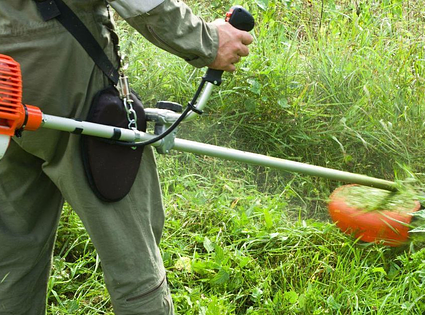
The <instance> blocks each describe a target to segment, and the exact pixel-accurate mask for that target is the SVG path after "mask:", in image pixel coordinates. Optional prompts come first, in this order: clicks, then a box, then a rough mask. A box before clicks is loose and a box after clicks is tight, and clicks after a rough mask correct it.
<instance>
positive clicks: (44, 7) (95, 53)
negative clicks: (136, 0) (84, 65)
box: [34, 0, 120, 85]
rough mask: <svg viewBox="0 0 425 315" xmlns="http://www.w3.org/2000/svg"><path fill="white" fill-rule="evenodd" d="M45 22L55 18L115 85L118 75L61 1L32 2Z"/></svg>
mask: <svg viewBox="0 0 425 315" xmlns="http://www.w3.org/2000/svg"><path fill="white" fill-rule="evenodd" d="M34 1H35V2H36V4H37V7H38V10H39V11H40V14H41V16H42V18H43V19H44V20H45V21H49V20H51V19H54V18H56V20H57V21H58V22H59V23H61V24H62V25H63V27H65V28H66V29H67V30H68V32H70V33H71V35H72V36H74V38H75V39H76V40H77V41H78V42H79V43H80V45H81V46H82V47H83V48H84V50H85V51H86V52H87V53H88V55H89V56H90V57H91V58H92V59H93V61H94V63H95V64H96V65H97V66H98V67H99V69H100V70H102V71H103V73H104V74H105V75H106V76H107V77H108V78H109V79H110V80H111V81H112V82H113V83H114V84H115V85H116V84H118V79H119V76H120V75H119V73H118V71H117V69H115V67H114V65H113V64H112V62H111V61H110V60H109V58H108V56H106V54H105V52H104V51H103V49H102V47H101V46H100V44H99V43H98V42H97V40H96V39H95V38H94V36H93V35H92V33H91V32H90V30H89V29H88V28H87V27H86V26H85V25H84V23H83V22H82V21H81V20H80V19H79V18H78V16H77V15H76V14H75V13H74V12H73V11H72V10H71V9H70V8H69V7H68V6H67V5H66V4H65V3H64V2H63V1H62V0H34Z"/></svg>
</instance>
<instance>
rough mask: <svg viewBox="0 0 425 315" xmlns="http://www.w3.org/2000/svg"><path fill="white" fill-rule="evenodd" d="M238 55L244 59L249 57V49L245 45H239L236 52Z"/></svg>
mask: <svg viewBox="0 0 425 315" xmlns="http://www.w3.org/2000/svg"><path fill="white" fill-rule="evenodd" d="M238 55H239V56H242V57H246V56H248V55H249V48H248V47H247V46H245V45H240V47H239V50H238Z"/></svg>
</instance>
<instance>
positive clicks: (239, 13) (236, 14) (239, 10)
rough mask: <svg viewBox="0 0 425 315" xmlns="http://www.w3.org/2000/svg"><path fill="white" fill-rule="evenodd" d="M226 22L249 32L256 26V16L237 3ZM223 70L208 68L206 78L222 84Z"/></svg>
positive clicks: (227, 14) (213, 82)
mask: <svg viewBox="0 0 425 315" xmlns="http://www.w3.org/2000/svg"><path fill="white" fill-rule="evenodd" d="M225 21H226V22H229V23H230V24H231V25H232V26H233V27H235V28H237V29H239V30H241V31H246V32H249V31H251V30H252V29H253V28H254V24H255V21H254V17H253V16H252V14H251V13H249V12H248V11H247V10H246V9H244V8H243V7H241V6H239V5H236V6H233V7H231V8H230V10H229V12H227V13H226V19H225ZM223 72H224V71H223V70H214V69H208V70H207V73H206V75H205V76H204V80H205V81H207V82H210V83H212V84H214V85H220V84H221V76H222V75H223Z"/></svg>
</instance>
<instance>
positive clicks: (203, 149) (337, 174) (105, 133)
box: [43, 115, 397, 191]
mask: <svg viewBox="0 0 425 315" xmlns="http://www.w3.org/2000/svg"><path fill="white" fill-rule="evenodd" d="M43 127H44V128H49V129H55V130H61V131H67V132H76V131H77V132H78V133H81V134H84V135H90V136H96V137H101V138H107V139H110V138H112V137H113V136H114V135H116V131H117V129H119V130H120V135H121V136H120V138H119V140H122V141H130V142H134V141H136V142H141V141H145V140H149V139H151V138H153V137H155V136H154V135H151V134H147V133H144V132H140V131H134V130H129V129H123V128H116V127H113V126H106V125H100V124H94V123H89V122H84V121H76V120H73V119H69V118H62V117H57V116H50V115H44V116H43ZM161 141H162V140H161ZM161 141H158V142H155V143H154V144H152V145H153V146H159V145H161ZM173 149H174V150H177V151H182V152H190V153H194V154H201V155H208V156H212V157H217V158H221V159H225V160H230V161H238V162H243V163H247V164H253V165H261V166H266V167H271V168H274V169H278V170H283V171H289V172H297V173H302V174H306V175H312V176H319V177H324V178H328V179H332V180H337V181H341V182H346V183H353V184H359V185H364V186H371V187H376V188H381V189H386V190H391V191H395V190H397V187H396V184H395V183H394V182H391V181H387V180H383V179H379V178H374V177H369V176H366V175H361V174H356V173H350V172H344V171H339V170H335V169H331V168H326V167H321V166H315V165H310V164H305V163H300V162H295V161H290V160H284V159H279V158H274V157H269V156H266V155H261V154H256V153H251V152H245V151H240V150H235V149H228V148H224V147H219V146H214V145H209V144H205V143H200V142H194V141H190V140H184V139H175V140H174V147H173Z"/></svg>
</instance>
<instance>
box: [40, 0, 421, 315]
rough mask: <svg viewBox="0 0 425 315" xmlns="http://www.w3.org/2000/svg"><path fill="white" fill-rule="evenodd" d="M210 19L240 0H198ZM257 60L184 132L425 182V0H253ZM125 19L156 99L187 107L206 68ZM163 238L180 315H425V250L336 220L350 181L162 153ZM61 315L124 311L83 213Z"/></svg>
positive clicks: (144, 82)
mask: <svg viewBox="0 0 425 315" xmlns="http://www.w3.org/2000/svg"><path fill="white" fill-rule="evenodd" d="M188 3H190V4H191V5H192V6H193V8H194V10H195V11H196V12H197V13H199V14H202V15H203V16H206V17H219V16H220V15H221V14H222V12H224V11H225V10H226V9H227V8H228V7H229V6H230V4H231V3H229V2H227V1H210V2H208V3H209V5H208V6H204V5H203V2H199V1H196V2H195V1H188ZM239 4H243V5H244V6H245V7H247V8H249V9H250V11H251V12H253V14H254V15H255V18H256V21H257V22H258V23H257V26H256V28H255V31H254V36H255V42H254V44H253V45H252V49H251V55H250V56H249V57H247V58H245V59H244V61H243V62H242V63H241V64H240V66H239V70H238V71H237V72H236V73H235V74H234V75H233V76H231V75H226V82H225V83H224V84H223V86H222V87H221V88H220V90H219V91H217V92H215V93H214V96H213V99H212V101H211V103H210V107H209V110H208V111H207V113H206V114H205V115H204V117H203V118H202V119H200V120H199V121H197V122H196V123H195V124H192V125H190V126H184V127H182V128H181V131H180V133H179V136H181V137H183V138H189V139H194V140H198V141H203V142H207V143H214V144H219V145H224V146H231V147H234V148H238V149H244V150H249V151H253V152H258V153H265V154H270V155H274V156H278V157H283V158H287V159H292V160H297V161H303V162H306V163H310V164H315V165H321V166H327V167H332V168H337V169H342V170H346V171H350V172H358V173H362V174H367V175H371V176H376V177H380V178H386V179H389V180H393V179H397V180H403V181H406V180H409V181H410V182H411V183H412V185H413V186H415V187H421V184H420V183H421V182H423V181H424V173H425V169H424V165H425V163H424V158H423V153H422V152H423V146H424V143H423V142H424V141H423V140H424V131H425V130H424V129H425V125H424V121H425V120H424V118H425V117H424V109H425V106H424V87H425V85H424V78H425V73H424V68H425V62H424V48H425V46H424V42H425V41H424V35H423V34H424V24H423V19H424V17H425V16H424V13H423V12H422V11H423V10H422V8H423V6H424V5H425V1H422V0H421V1H395V0H393V1H390V0H387V1H380V2H366V3H361V2H360V1H326V2H324V3H322V2H319V1H277V0H269V1H267V0H256V1H241V2H239ZM119 24H120V25H121V28H120V33H121V38H122V47H123V49H124V50H125V51H126V53H127V54H128V55H129V58H130V59H131V60H132V62H131V67H130V69H129V72H130V74H131V76H132V78H133V80H132V81H133V86H134V87H135V88H136V90H138V91H139V93H140V94H141V95H143V97H144V99H145V102H146V104H147V105H150V106H152V105H154V103H155V102H156V101H157V100H160V99H161V100H162V99H168V100H173V101H177V102H180V103H182V104H185V103H186V102H187V101H188V100H189V99H190V97H191V95H192V94H193V92H194V90H195V87H196V84H197V83H198V81H199V77H200V76H201V75H202V74H203V70H194V69H192V68H191V67H190V66H188V65H186V64H185V63H184V62H182V61H180V60H178V59H177V58H175V57H172V56H169V55H167V54H166V53H163V52H161V51H159V50H157V49H155V48H153V47H152V46H151V45H149V44H146V42H144V41H143V40H142V39H141V38H140V37H138V36H137V34H136V33H135V32H134V31H132V30H130V29H129V28H127V27H125V26H123V25H122V22H120V23H119ZM158 165H159V171H160V175H161V179H162V185H163V192H164V203H165V205H166V208H167V217H168V219H167V222H166V226H165V232H164V238H163V241H162V243H161V249H162V252H163V257H164V262H165V266H166V268H167V271H168V278H169V282H170V286H171V290H172V294H173V298H174V303H175V308H176V312H177V313H178V314H423V313H424V312H425V293H424V286H425V249H423V248H422V247H423V243H421V242H420V241H413V242H411V243H410V244H408V245H406V246H404V247H399V248H389V247H383V246H380V245H370V244H363V243H360V242H357V241H356V240H354V239H352V238H350V237H349V236H346V235H344V234H342V233H341V232H340V231H339V230H338V229H337V228H335V227H334V226H333V225H332V224H331V223H330V222H329V220H328V216H327V210H326V201H327V198H328V196H329V194H330V193H331V192H332V190H333V189H334V188H336V187H337V186H339V185H341V183H335V182H331V181H329V180H326V179H320V178H312V177H308V176H304V175H302V174H290V173H282V172H276V171H273V170H268V169H264V168H262V167H253V166H246V165H243V164H239V163H231V162H226V161H220V160H217V159H213V158H208V157H196V156H192V155H188V154H183V153H176V152H174V153H173V154H171V155H170V156H159V157H158ZM49 285H50V288H49V297H48V304H49V310H48V313H49V314H112V309H111V306H110V303H109V299H108V295H107V291H106V289H105V286H104V283H103V279H102V273H101V265H100V262H99V260H98V258H97V256H96V252H95V249H94V248H93V246H92V244H91V243H90V240H89V238H88V236H87V234H86V233H85V231H84V228H83V227H82V225H81V222H80V221H79V219H78V218H77V217H76V215H75V214H74V213H73V212H72V209H70V208H69V207H68V206H67V207H65V209H64V216H63V219H62V222H61V225H60V229H59V233H58V242H57V248H56V250H55V257H54V268H53V274H52V277H51V280H50V284H49Z"/></svg>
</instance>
